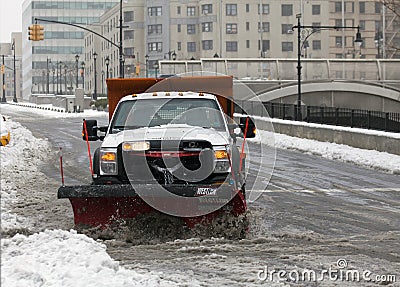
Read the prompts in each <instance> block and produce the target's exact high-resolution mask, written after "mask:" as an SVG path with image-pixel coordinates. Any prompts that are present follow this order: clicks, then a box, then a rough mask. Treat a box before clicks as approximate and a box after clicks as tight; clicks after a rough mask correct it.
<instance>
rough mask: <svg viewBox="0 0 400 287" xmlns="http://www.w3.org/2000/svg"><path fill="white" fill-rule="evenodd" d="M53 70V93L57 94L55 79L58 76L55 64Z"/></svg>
mask: <svg viewBox="0 0 400 287" xmlns="http://www.w3.org/2000/svg"><path fill="white" fill-rule="evenodd" d="M51 71H52V73H53V81H52V82H53V94H55V93H56V88H55V87H54V85H55V80H54V78H55V76H56V69H54V66H53V69H52V70H51Z"/></svg>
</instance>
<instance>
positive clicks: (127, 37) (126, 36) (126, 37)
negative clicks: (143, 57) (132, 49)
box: [124, 30, 134, 40]
mask: <svg viewBox="0 0 400 287" xmlns="http://www.w3.org/2000/svg"><path fill="white" fill-rule="evenodd" d="M133 34H134V33H133V30H125V31H124V40H131V39H133Z"/></svg>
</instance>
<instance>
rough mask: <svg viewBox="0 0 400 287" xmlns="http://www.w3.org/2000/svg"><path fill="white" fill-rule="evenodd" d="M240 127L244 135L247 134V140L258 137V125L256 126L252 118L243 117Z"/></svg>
mask: <svg viewBox="0 0 400 287" xmlns="http://www.w3.org/2000/svg"><path fill="white" fill-rule="evenodd" d="M246 125H247V132H246ZM239 127H240V129H241V130H242V132H243V134H244V133H245V132H246V138H254V137H255V136H256V125H255V124H254V120H253V119H252V118H251V117H241V118H240V124H239Z"/></svg>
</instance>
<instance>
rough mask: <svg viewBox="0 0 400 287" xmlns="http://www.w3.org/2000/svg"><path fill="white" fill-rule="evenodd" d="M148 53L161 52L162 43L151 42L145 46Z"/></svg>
mask: <svg viewBox="0 0 400 287" xmlns="http://www.w3.org/2000/svg"><path fill="white" fill-rule="evenodd" d="M147 49H148V51H149V52H162V42H152V43H148V44H147Z"/></svg>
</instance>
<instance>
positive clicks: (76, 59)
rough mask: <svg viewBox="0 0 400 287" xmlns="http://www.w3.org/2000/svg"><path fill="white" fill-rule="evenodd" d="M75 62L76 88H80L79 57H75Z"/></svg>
mask: <svg viewBox="0 0 400 287" xmlns="http://www.w3.org/2000/svg"><path fill="white" fill-rule="evenodd" d="M75 62H76V88H78V83H79V64H78V63H79V55H78V54H77V55H75Z"/></svg>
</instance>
